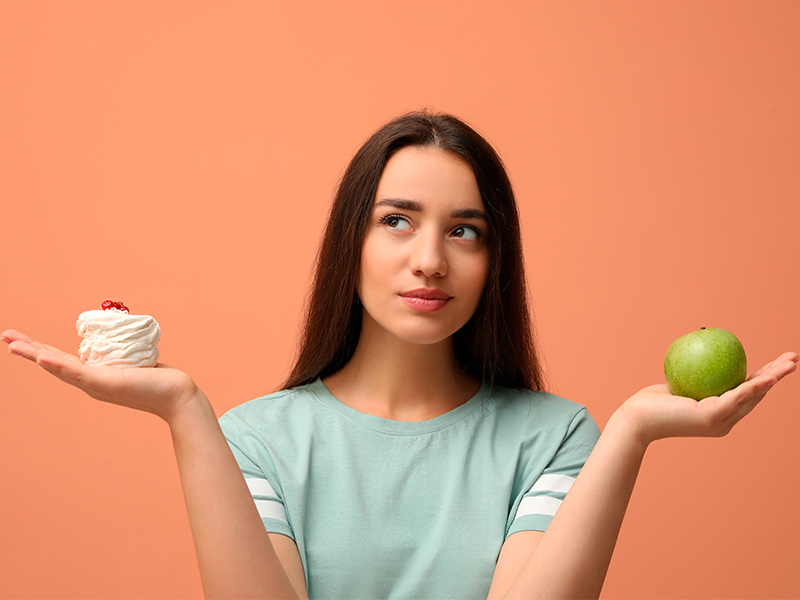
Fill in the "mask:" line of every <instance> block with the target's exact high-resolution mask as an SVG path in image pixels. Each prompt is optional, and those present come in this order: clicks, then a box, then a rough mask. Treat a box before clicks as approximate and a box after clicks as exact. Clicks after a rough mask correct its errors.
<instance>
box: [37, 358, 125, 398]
mask: <svg viewBox="0 0 800 600" xmlns="http://www.w3.org/2000/svg"><path fill="white" fill-rule="evenodd" d="M36 363H37V364H38V365H39V366H40V367H42V368H43V369H44V370H45V371H47V372H48V373H50V374H52V375H55V376H56V377H58V378H59V379H61V380H62V381H64V382H66V383H69V384H71V385H74V386H75V387H78V388H80V389H82V390H83V391H85V392H87V393H91V392H92V391H93V390H95V388H96V387H98V386H97V384H98V382H99V373H98V372H97V371H98V370H101V369H106V368H110V367H90V366H87V365H85V364H83V363H82V362H81V361H80V359H79V358H78V357H76V356H72V355H71V354H65V353H63V352H61V353H55V352H49V351H47V350H42V351H40V352H39V354H38V356H37V358H36Z"/></svg>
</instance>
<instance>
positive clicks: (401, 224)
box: [380, 215, 411, 229]
mask: <svg viewBox="0 0 800 600" xmlns="http://www.w3.org/2000/svg"><path fill="white" fill-rule="evenodd" d="M380 222H381V223H382V224H384V225H386V226H387V227H391V228H392V229H410V228H411V225H409V223H408V221H406V220H405V219H404V218H403V217H399V216H397V215H388V216H386V217H383V218H382V219H381V220H380Z"/></svg>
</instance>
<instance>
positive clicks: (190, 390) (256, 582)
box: [0, 331, 306, 598]
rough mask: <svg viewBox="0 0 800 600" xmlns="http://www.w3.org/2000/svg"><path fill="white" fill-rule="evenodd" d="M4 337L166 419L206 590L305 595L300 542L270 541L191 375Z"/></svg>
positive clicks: (61, 373)
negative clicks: (91, 358) (88, 360)
mask: <svg viewBox="0 0 800 600" xmlns="http://www.w3.org/2000/svg"><path fill="white" fill-rule="evenodd" d="M0 337H2V339H3V341H5V342H7V343H8V344H9V352H11V353H12V354H15V355H18V356H22V357H23V358H27V359H28V360H31V361H33V362H35V363H37V364H38V365H39V366H41V367H42V368H43V369H45V370H46V371H48V372H49V373H51V374H52V375H54V376H56V377H58V378H59V379H61V380H62V381H65V382H66V383H69V384H71V385H74V386H75V387H77V388H79V389H81V390H83V391H84V392H86V393H87V394H89V395H90V396H92V397H93V398H96V399H98V400H102V401H105V402H111V403H114V404H120V405H123V406H128V407H131V408H136V409H139V410H144V411H147V412H151V413H153V414H156V415H158V416H159V417H161V418H162V419H163V420H164V421H166V422H167V424H168V425H169V428H170V432H171V434H172V440H173V445H174V448H175V456H176V459H177V463H178V470H179V473H180V477H181V484H182V486H183V492H184V497H185V499H186V506H187V510H188V513H189V521H190V523H191V528H192V535H193V537H194V542H195V549H196V551H197V558H198V563H199V567H200V575H201V578H202V581H203V589H204V591H205V594H206V596H207V597H209V598H253V597H259V598H296V597H298V595H300V596H305V594H306V591H305V582H304V580H303V573H302V566H301V564H300V561H299V556H298V555H297V548H296V546H294V543H293V542H291V540H289V538H286V540H283V539H282V540H280V541H279V542H278V543H277V544H276V545H275V546H273V544H272V543H271V541H270V536H269V535H268V534H267V532H266V530H265V529H264V525H263V524H262V522H261V518H260V516H259V515H258V511H257V509H256V506H255V504H254V502H253V499H252V496H251V495H250V492H249V490H248V488H247V484H246V483H245V481H244V478H243V477H242V474H241V471H240V470H239V466H238V464H237V463H236V460H235V458H234V457H233V454H232V453H231V450H230V448H229V446H228V443H227V441H226V440H225V436H224V435H223V433H222V430H221V429H220V427H219V424H218V422H217V418H216V415H215V414H214V411H213V409H212V407H211V404H210V403H209V401H208V399H207V398H206V396H205V395H204V394H203V392H202V391H200V390H199V389H198V388H197V386H196V385H195V383H194V382H193V381H192V379H191V378H190V377H188V376H187V375H186V374H185V373H182V372H181V371H178V370H177V369H173V368H171V367H167V366H166V365H158V366H157V367H155V368H133V369H130V368H127V369H126V368H115V367H87V366H86V365H84V364H83V363H82V362H81V361H80V360H79V359H78V358H77V357H75V356H72V355H70V354H67V353H65V352H62V351H60V350H58V349H57V348H53V347H52V346H46V345H44V344H41V343H39V342H35V341H34V340H31V339H30V338H29V337H28V336H26V335H24V334H21V333H19V332H16V331H5V332H3V334H2V336H0ZM287 541H288V542H289V543H286V542H287ZM276 549H277V551H278V553H279V554H280V556H279V554H278V553H276ZM292 551H293V552H294V554H292ZM282 563H283V564H282ZM284 564H285V565H286V568H284V566H283V565H284ZM298 571H299V572H298ZM293 584H294V585H293Z"/></svg>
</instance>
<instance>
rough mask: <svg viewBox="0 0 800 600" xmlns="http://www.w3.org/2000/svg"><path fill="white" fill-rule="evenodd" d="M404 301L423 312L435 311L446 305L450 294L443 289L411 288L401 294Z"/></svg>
mask: <svg viewBox="0 0 800 600" xmlns="http://www.w3.org/2000/svg"><path fill="white" fill-rule="evenodd" d="M400 297H401V298H402V299H403V302H405V303H406V304H408V305H409V306H410V307H411V308H415V309H417V310H419V311H422V312H434V311H437V310H439V309H441V308H443V307H444V305H445V304H447V301H448V300H450V298H451V296H450V294H446V293H444V292H443V291H442V290H437V289H430V290H429V289H427V288H418V289H416V290H409V291H408V292H403V293H402V294H400Z"/></svg>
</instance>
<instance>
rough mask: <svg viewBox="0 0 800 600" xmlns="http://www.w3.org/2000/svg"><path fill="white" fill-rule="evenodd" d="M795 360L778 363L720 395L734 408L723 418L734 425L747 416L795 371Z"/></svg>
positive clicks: (731, 425)
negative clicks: (777, 384)
mask: <svg viewBox="0 0 800 600" xmlns="http://www.w3.org/2000/svg"><path fill="white" fill-rule="evenodd" d="M795 368H796V365H795V363H794V361H791V360H788V361H784V362H782V363H777V364H776V365H774V366H773V367H772V368H771V369H770V370H769V371H768V372H764V373H762V374H761V375H759V376H757V377H755V378H753V379H750V380H748V381H746V382H744V383H743V384H741V385H740V386H738V387H736V388H734V389H732V390H730V391H728V392H725V393H724V394H723V395H722V396H720V400H721V401H722V402H726V403H730V404H731V406H732V408H733V410H732V412H731V413H730V414H729V415H727V416H726V417H725V418H724V419H723V420H724V421H725V422H726V423H728V425H729V427H733V425H735V424H736V423H738V422H739V421H741V420H742V419H743V418H744V417H745V416H747V415H748V414H749V413H750V412H751V411H752V410H753V409H755V407H756V406H758V404H759V403H760V402H761V401H762V400H763V399H764V396H766V395H767V392H769V391H770V390H771V389H772V388H773V386H774V385H775V384H776V383H778V381H780V380H781V379H782V378H783V377H785V376H786V375H788V374H789V373H791V372H792V371H794V370H795Z"/></svg>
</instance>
